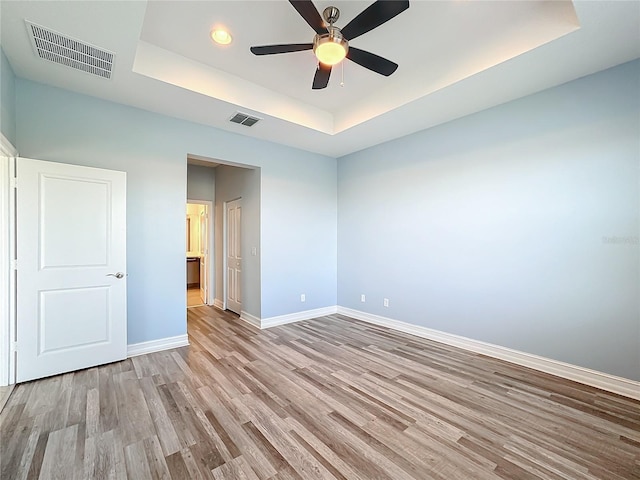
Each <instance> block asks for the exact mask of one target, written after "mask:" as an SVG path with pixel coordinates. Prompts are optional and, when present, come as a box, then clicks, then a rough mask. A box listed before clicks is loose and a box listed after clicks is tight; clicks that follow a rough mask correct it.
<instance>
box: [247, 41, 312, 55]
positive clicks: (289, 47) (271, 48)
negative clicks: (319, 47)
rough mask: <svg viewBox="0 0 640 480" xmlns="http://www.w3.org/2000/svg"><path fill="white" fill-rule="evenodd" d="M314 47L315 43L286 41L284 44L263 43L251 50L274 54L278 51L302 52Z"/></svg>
mask: <svg viewBox="0 0 640 480" xmlns="http://www.w3.org/2000/svg"><path fill="white" fill-rule="evenodd" d="M312 48H313V43H285V44H284V45H261V46H259V47H251V48H250V50H251V53H253V54H254V55H274V54H276V53H290V52H301V51H303V50H311V49H312Z"/></svg>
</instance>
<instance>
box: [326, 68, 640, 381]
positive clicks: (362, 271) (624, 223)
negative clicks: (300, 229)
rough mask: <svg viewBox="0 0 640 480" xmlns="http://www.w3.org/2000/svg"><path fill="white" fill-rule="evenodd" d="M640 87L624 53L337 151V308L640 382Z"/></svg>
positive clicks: (637, 73) (639, 79)
mask: <svg viewBox="0 0 640 480" xmlns="http://www.w3.org/2000/svg"><path fill="white" fill-rule="evenodd" d="M639 92H640V61H634V62H631V63H627V64H624V65H622V66H619V67H616V68H613V69H610V70H606V71H604V72H601V73H597V74H595V75H591V76H588V77H585V78H582V79H579V80H576V81H573V82H571V83H568V84H565V85H562V86H559V87H556V88H553V89H549V90H546V91H544V92H541V93H539V94H536V95H532V96H529V97H525V98H522V99H520V100H517V101H513V102H510V103H508V104H504V105H502V106H499V107H495V108H492V109H490V110H486V111H484V112H480V113H477V114H474V115H471V116H468V117H465V118H462V119H459V120H456V121H453V122H450V123H448V124H444V125H441V126H438V127H436V128H432V129H429V130H426V131H422V132H419V133H416V134H413V135H410V136H407V137H404V138H401V139H398V140H395V141H391V142H388V143H385V144H382V145H379V146H376V147H372V148H369V149H367V150H364V151H360V152H358V153H354V154H352V155H348V156H346V157H343V158H341V159H339V161H338V185H339V187H338V247H339V249H338V267H339V268H338V275H339V276H338V278H339V282H338V303H339V305H342V306H345V307H349V308H353V309H357V310H361V311H365V312H368V313H373V314H377V315H382V316H385V317H388V318H392V319H396V320H401V321H404V322H409V323H412V324H416V325H420V326H424V327H428V328H433V329H436V330H440V331H444V332H448V333H452V334H457V335H462V336H465V337H469V338H473V339H476V340H481V341H486V342H489V343H493V344H497V345H502V346H505V347H510V348H513V349H516V350H520V351H524V352H529V353H533V354H538V355H542V356H545V357H549V358H552V359H557V360H560V361H565V362H568V363H571V364H574V365H580V366H584V367H587V368H592V369H595V370H599V371H602V372H607V373H611V374H614V375H619V376H622V377H626V378H630V379H635V380H640V310H639V299H640V274H639V268H640V255H639V251H640V249H639V247H638V236H639V235H640V233H639V218H640V193H639V180H640V177H639V165H640V94H639ZM614 237H615V238H614ZM361 294H366V295H367V302H366V303H361V302H360V295H361ZM383 298H388V299H389V300H390V306H389V307H388V308H385V307H383V306H382V303H383Z"/></svg>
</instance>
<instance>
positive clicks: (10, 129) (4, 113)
mask: <svg viewBox="0 0 640 480" xmlns="http://www.w3.org/2000/svg"><path fill="white" fill-rule="evenodd" d="M15 83H16V77H15V75H14V73H13V69H12V68H11V64H10V63H9V60H7V57H6V56H5V54H4V51H3V50H2V48H0V131H2V134H3V135H4V136H5V137H6V138H7V140H9V141H10V142H11V143H12V144H13V146H14V147H15V145H16V93H15V88H16V87H15Z"/></svg>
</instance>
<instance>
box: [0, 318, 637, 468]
mask: <svg viewBox="0 0 640 480" xmlns="http://www.w3.org/2000/svg"><path fill="white" fill-rule="evenodd" d="M188 316H189V337H190V341H191V346H189V347H183V348H180V349H176V350H170V351H164V352H159V353H155V354H150V355H144V356H140V357H135V358H132V359H130V360H126V361H123V362H119V363H114V364H110V365H106V366H102V367H99V368H92V369H89V370H84V371H80V372H75V373H70V374H66V375H61V376H57V377H52V378H49V379H44V380H39V381H36V382H30V383H26V384H22V385H18V386H17V387H16V388H15V390H14V392H13V394H12V396H11V398H10V399H9V402H8V404H7V406H6V408H5V409H4V411H3V412H2V415H1V417H0V421H1V427H0V428H1V430H0V434H1V440H2V443H1V450H0V461H1V463H2V465H1V472H0V477H1V478H2V479H5V480H8V479H18V478H20V479H22V478H33V479H36V478H41V479H49V478H60V479H65V480H72V479H82V478H86V479H125V478H130V479H136V480H143V479H148V478H151V479H155V478H162V479H168V478H173V479H190V478H193V479H211V478H213V479H233V480H236V479H238V480H242V479H245V480H256V479H259V480H267V479H273V480H275V479H279V480H285V479H289V480H290V479H298V480H301V479H302V480H309V479H334V478H335V479H339V480H344V479H361V480H369V479H393V480H401V479H419V480H422V479H442V480H454V479H498V478H509V479H518V480H521V479H524V480H526V479H538V478H544V479H558V478H564V479H613V480H615V479H634V478H635V479H638V478H640V402H637V401H634V400H631V399H628V398H625V397H620V396H616V395H614V394H609V393H606V392H602V391H599V390H597V389H594V388H590V387H586V386H582V385H579V384H576V383H572V382H569V381H566V380H562V379H558V378H555V377H552V376H550V375H546V374H542V373H538V372H535V371H532V370H528V369H526V368H521V367H517V366H513V365H510V364H507V363H504V362H501V361H499V360H494V359H491V358H487V357H483V356H481V355H477V354H472V353H468V352H465V351H461V350H457V349H455V348H451V347H448V346H444V345H441V344H437V343H434V342H431V341H428V340H424V339H420V338H416V337H412V336H410V335H405V334H401V333H395V332H392V331H390V330H387V329H384V328H380V327H375V326H371V325H368V324H365V323H361V322H357V321H354V320H350V319H347V318H345V317H340V316H329V317H323V318H320V319H316V320H312V321H305V322H300V323H297V324H293V325H285V326H281V327H275V328H272V329H269V330H265V331H259V330H257V329H255V328H253V327H251V326H249V325H247V324H245V323H243V322H242V321H240V320H239V319H238V318H237V317H235V316H233V315H231V314H227V313H223V312H220V311H218V310H215V309H213V308H211V307H197V308H191V309H189V312H188Z"/></svg>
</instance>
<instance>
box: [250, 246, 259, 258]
mask: <svg viewBox="0 0 640 480" xmlns="http://www.w3.org/2000/svg"><path fill="white" fill-rule="evenodd" d="M251 255H253V256H254V257H255V256H256V255H258V248H257V247H253V248H252V249H251Z"/></svg>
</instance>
